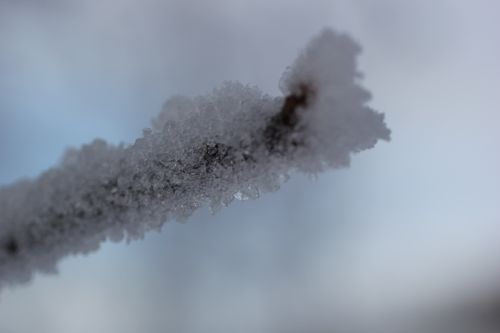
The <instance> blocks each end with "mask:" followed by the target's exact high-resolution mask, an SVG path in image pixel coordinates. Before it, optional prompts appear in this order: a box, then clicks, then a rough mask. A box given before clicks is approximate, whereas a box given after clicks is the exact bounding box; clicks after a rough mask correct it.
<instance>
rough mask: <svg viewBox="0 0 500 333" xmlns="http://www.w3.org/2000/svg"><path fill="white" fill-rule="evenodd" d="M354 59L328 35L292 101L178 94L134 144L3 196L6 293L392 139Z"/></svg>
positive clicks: (84, 158)
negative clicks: (81, 257)
mask: <svg viewBox="0 0 500 333" xmlns="http://www.w3.org/2000/svg"><path fill="white" fill-rule="evenodd" d="M359 52H360V47H359V46H358V45H357V44H356V43H355V42H354V41H353V40H352V39H351V38H349V37H348V36H347V35H344V34H338V33H336V32H334V31H332V30H325V31H323V32H322V33H321V34H319V35H318V36H316V37H315V38H314V39H313V40H312V41H311V42H310V43H309V45H308V46H307V48H306V49H305V50H303V51H302V53H301V54H300V55H299V57H298V58H297V60H296V61H295V62H294V64H293V65H292V66H291V67H290V68H289V69H288V70H287V71H286V72H285V74H284V76H283V79H282V81H281V89H282V91H283V93H284V96H285V97H270V96H268V95H265V94H263V93H262V92H261V91H259V90H258V89H257V88H254V87H249V86H245V85H242V84H240V83H235V82H227V83H224V84H223V85H222V86H221V87H220V88H218V89H215V90H214V91H213V92H212V93H211V94H208V95H206V96H199V97H194V98H188V97H182V96H177V97H173V98H171V99H170V100H169V101H167V103H166V104H165V108H164V110H163V111H162V112H161V113H160V114H159V115H158V117H157V118H156V119H154V120H153V123H152V128H151V129H147V130H145V131H144V135H143V136H142V137H141V138H139V139H137V140H136V141H135V143H134V144H132V145H129V146H124V145H121V146H113V145H109V144H107V143H106V142H104V141H102V140H95V141H94V142H92V143H91V144H88V145H85V146H83V147H82V148H81V149H79V150H70V151H68V152H67V153H66V154H65V156H64V158H63V160H62V162H61V163H60V165H58V166H56V167H54V168H52V169H49V170H47V171H46V172H44V173H43V174H42V175H40V176H39V177H38V178H37V179H34V180H28V181H20V182H18V183H15V184H12V185H10V186H7V187H3V188H0V286H2V285H9V284H14V283H21V282H26V281H29V280H30V279H31V277H32V275H33V274H34V273H35V272H53V271H55V268H56V264H57V262H58V260H59V259H61V258H62V257H64V256H67V255H70V254H78V253H88V252H90V251H95V250H96V249H98V247H99V245H100V243H101V242H103V241H105V240H107V239H110V240H113V241H120V240H122V239H123V238H127V239H136V238H141V237H142V236H143V235H144V233H145V232H147V231H149V230H151V229H157V228H160V227H161V226H162V224H163V223H165V222H166V221H168V220H170V219H177V220H184V219H186V218H187V217H188V216H189V215H190V214H191V213H193V211H194V210H196V209H197V208H199V207H201V206H203V205H206V204H208V205H210V206H211V207H212V208H213V209H217V208H219V207H220V206H223V205H227V204H229V203H230V202H231V201H232V200H233V199H234V198H237V199H243V198H257V197H258V196H259V193H262V192H267V191H275V190H277V189H278V188H279V186H280V184H281V183H283V182H284V181H285V180H286V179H287V177H288V173H289V172H290V171H293V170H299V171H303V172H318V171H321V170H323V169H325V168H340V167H346V166H348V165H349V161H350V157H351V155H352V154H353V153H357V152H360V151H362V150H365V149H369V148H372V147H373V146H374V145H375V144H376V143H377V141H378V140H380V139H383V140H389V137H390V131H389V130H388V128H387V127H386V125H385V123H384V116H383V115H382V114H381V113H378V112H376V111H374V110H372V109H371V108H369V107H368V106H367V105H366V103H367V102H368V101H369V99H370V93H369V92H368V91H366V90H365V89H364V88H363V87H361V86H360V85H359V79H360V77H361V75H360V73H359V72H358V71H357V68H356V67H357V66H356V57H357V55H358V54H359Z"/></svg>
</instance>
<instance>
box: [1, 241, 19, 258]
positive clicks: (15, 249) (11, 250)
mask: <svg viewBox="0 0 500 333" xmlns="http://www.w3.org/2000/svg"><path fill="white" fill-rule="evenodd" d="M3 247H4V251H5V252H6V253H7V254H8V255H10V256H15V255H16V254H18V253H19V243H18V242H17V240H16V239H15V238H9V239H8V240H7V241H6V242H5V243H4V245H3Z"/></svg>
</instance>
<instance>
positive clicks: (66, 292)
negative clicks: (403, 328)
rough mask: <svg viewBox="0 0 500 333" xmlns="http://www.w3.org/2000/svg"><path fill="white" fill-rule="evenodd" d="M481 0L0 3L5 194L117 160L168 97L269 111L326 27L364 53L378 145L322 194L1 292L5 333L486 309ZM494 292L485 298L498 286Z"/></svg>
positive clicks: (292, 186) (499, 122)
mask: <svg viewBox="0 0 500 333" xmlns="http://www.w3.org/2000/svg"><path fill="white" fill-rule="evenodd" d="M499 13H500V4H499V2H498V1H495V0H476V1H466V0H463V1H462V0H453V1H452V0H449V1H447V0H441V1H436V0H434V1H432V0H423V1H417V0H415V1H410V0H408V1H399V0H380V1H371V0H350V1H349V0H296V1H289V0H273V1H269V0H267V1H265V0H253V1H244V0H213V1H208V0H207V1H203V0H165V1H161V0H141V1H139V0H121V1H118V0H82V1H76V0H67V1H64V0H37V1H35V0H22V1H7V0H0V184H8V183H10V182H13V181H15V180H17V179H19V178H22V177H34V176H36V175H37V174H39V173H40V172H42V171H43V170H45V169H47V168H49V167H50V166H52V165H54V164H55V163H57V161H58V159H59V157H60V156H61V154H62V153H63V152H64V150H65V149H66V148H67V147H69V146H79V145H81V144H83V143H86V142H89V141H91V140H92V139H94V138H96V137H100V138H104V139H106V140H109V141H111V142H115V143H119V142H132V141H133V140H134V138H136V137H137V136H139V135H140V133H141V130H142V128H144V127H147V126H149V120H150V119H151V118H152V117H153V116H154V115H155V114H156V113H157V112H158V111H159V110H160V109H161V106H162V103H163V102H164V101H165V100H166V98H168V96H170V95H172V94H178V93H180V94H187V95H195V94H201V93H206V92H209V91H210V90H211V89H212V88H213V87H214V86H216V85H217V84H219V83H221V82H222V81H224V80H228V79H229V80H239V81H242V82H245V83H250V84H255V85H258V86H259V87H261V88H262V89H263V90H264V91H266V92H268V93H271V94H278V93H279V91H278V81H279V78H280V75H281V73H282V72H283V70H284V69H285V67H286V66H287V65H288V64H290V62H291V61H292V60H293V59H294V57H295V55H296V54H297V51H298V50H299V49H300V47H302V46H303V45H304V44H305V43H306V42H307V40H308V39H309V38H310V37H311V36H312V35H313V34H315V33H317V32H318V31H319V30H320V29H321V28H323V27H325V26H330V27H334V28H337V29H341V30H344V31H347V32H349V33H350V34H352V35H353V36H354V37H355V38H356V39H357V40H358V41H359V42H360V43H361V44H362V45H363V49H364V51H363V54H362V56H361V58H360V66H361V68H362V70H363V71H364V72H365V74H366V79H365V80H364V84H365V86H367V87H368V89H369V90H371V91H372V92H373V95H374V99H373V101H372V102H371V105H372V106H373V107H374V108H376V109H378V110H381V111H383V112H385V113H386V114H387V122H388V124H389V126H390V127H391V129H392V130H393V141H392V142H391V143H390V144H385V143H383V144H379V145H378V146H377V147H376V148H375V149H374V150H372V151H369V152H365V153H363V154H360V155H359V156H356V157H355V158H354V159H353V163H352V167H351V168H350V169H347V170H342V171H337V172H328V173H324V174H321V175H319V176H318V178H317V179H308V178H307V177H305V176H303V175H294V176H293V177H292V180H291V181H290V182H289V183H287V184H286V185H285V186H284V187H283V188H282V189H281V190H280V191H279V192H277V193H272V194H266V195H264V196H263V197H261V198H260V199H259V200H256V201H251V202H248V201H247V202H235V203H233V204H232V205H231V206H230V207H228V208H226V209H223V210H222V211H220V212H218V213H217V214H216V215H210V214H209V213H208V212H206V211H205V210H203V211H200V212H198V213H197V214H195V216H193V217H192V218H191V219H190V221H189V222H188V223H187V224H177V223H169V224H167V225H166V226H165V227H164V228H163V230H162V232H161V233H159V234H158V233H152V234H149V235H148V236H147V237H146V238H145V240H144V241H139V242H134V243H131V244H128V245H127V244H123V243H122V244H110V243H106V244H104V245H103V246H102V248H101V249H100V250H99V251H98V252H96V253H93V254H91V255H90V256H87V257H72V258H67V259H65V260H64V261H63V262H62V263H61V265H60V270H59V271H60V272H59V274H58V275H49V276H40V275H39V276H37V277H36V279H35V280H34V281H33V282H32V283H31V284H30V285H28V286H20V287H17V288H12V289H8V290H2V291H1V293H0V332H2V333H4V332H5V333H11V332H13V333H17V332H39V333H44V332H47V333H49V332H50V333H67V332H76V333H79V332H82V333H83V332H98V333H100V332H102V333H104V332H106V333H109V332H120V333H128V332H153V333H154V332H176V333H177V332H291V331H293V332H304V331H307V332H312V331H315V330H316V331H321V330H324V331H328V330H329V329H330V328H331V327H334V326H336V325H339V323H341V322H349V321H352V322H359V321H366V322H371V321H373V320H375V321H376V320H378V319H380V318H387V316H390V317H392V316H394V314H397V313H400V312H404V311H407V312H408V313H415V312H418V311H420V310H421V309H422V308H432V307H438V306H446V304H451V303H453V302H458V301H460V300H461V299H466V298H468V297H469V298H470V297H477V296H478V295H482V294H483V293H491V291H492V290H493V289H495V288H497V286H496V285H495V283H494V282H492V281H495V280H496V279H498V277H499V276H500V274H499V271H500V269H499V268H500V260H499V258H500V245H498V244H500V242H499V239H500V220H499V217H500V211H499V209H498V199H499V198H500V196H499V194H500V179H499V177H498V169H499V166H500V158H499V155H498V140H499V134H498V133H499V130H500V115H499V112H500V110H499V108H498V105H499V104H500V102H499V100H498V99H499V87H500V33H499V32H498V31H500V30H499V28H500V27H499V23H498V22H500V14H499ZM498 287H500V284H498Z"/></svg>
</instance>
